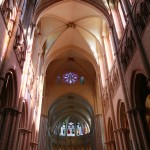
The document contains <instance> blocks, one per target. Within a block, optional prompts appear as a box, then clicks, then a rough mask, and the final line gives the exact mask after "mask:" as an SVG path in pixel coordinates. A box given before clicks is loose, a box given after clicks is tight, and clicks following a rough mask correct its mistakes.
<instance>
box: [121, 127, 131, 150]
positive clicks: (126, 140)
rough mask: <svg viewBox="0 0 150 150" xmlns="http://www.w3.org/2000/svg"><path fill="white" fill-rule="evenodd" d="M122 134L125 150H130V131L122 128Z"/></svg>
mask: <svg viewBox="0 0 150 150" xmlns="http://www.w3.org/2000/svg"><path fill="white" fill-rule="evenodd" d="M120 132H121V136H122V139H123V147H124V150H129V149H130V147H129V130H128V129H126V128H120Z"/></svg>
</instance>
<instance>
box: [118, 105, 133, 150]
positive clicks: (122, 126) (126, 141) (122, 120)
mask: <svg viewBox="0 0 150 150" xmlns="http://www.w3.org/2000/svg"><path fill="white" fill-rule="evenodd" d="M118 114H119V130H120V135H121V142H122V144H123V146H124V149H132V141H131V136H130V129H129V124H128V120H127V116H126V109H125V104H124V102H120V105H119V112H118Z"/></svg>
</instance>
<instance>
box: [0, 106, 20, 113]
mask: <svg viewBox="0 0 150 150" xmlns="http://www.w3.org/2000/svg"><path fill="white" fill-rule="evenodd" d="M1 112H6V113H8V112H10V113H11V114H19V113H21V112H20V111H19V109H17V108H13V107H4V108H2V109H1Z"/></svg>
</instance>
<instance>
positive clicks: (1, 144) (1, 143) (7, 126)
mask: <svg viewBox="0 0 150 150" xmlns="http://www.w3.org/2000/svg"><path fill="white" fill-rule="evenodd" d="M11 111H12V110H11V108H4V113H5V115H6V116H5V120H4V124H3V128H2V131H1V132H2V133H1V137H0V149H2V150H5V149H7V148H8V145H7V143H8V141H9V136H10V131H11V122H12V115H11V114H12V112H11Z"/></svg>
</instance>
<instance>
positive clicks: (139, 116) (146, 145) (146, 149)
mask: <svg viewBox="0 0 150 150" xmlns="http://www.w3.org/2000/svg"><path fill="white" fill-rule="evenodd" d="M141 111H142V110H141V109H136V113H137V118H138V122H139V126H140V130H141V136H142V138H143V142H144V143H143V145H144V148H145V150H149V149H150V146H149V142H148V140H147V137H146V135H145V129H144V126H143V120H142V116H141Z"/></svg>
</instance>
